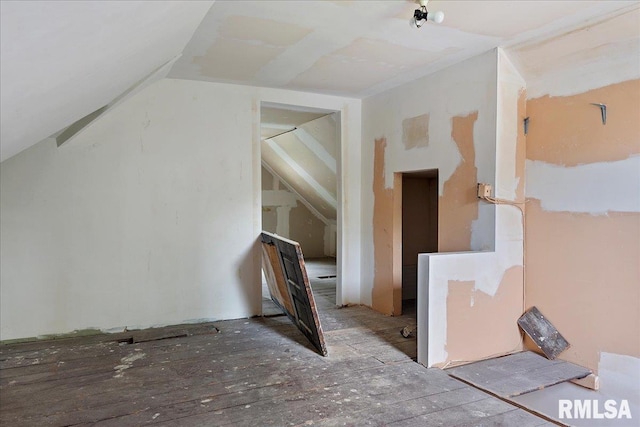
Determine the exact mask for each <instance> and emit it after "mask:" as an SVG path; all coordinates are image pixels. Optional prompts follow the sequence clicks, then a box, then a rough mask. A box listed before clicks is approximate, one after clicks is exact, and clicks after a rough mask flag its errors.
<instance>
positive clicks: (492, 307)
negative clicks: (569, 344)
mask: <svg viewBox="0 0 640 427" xmlns="http://www.w3.org/2000/svg"><path fill="white" fill-rule="evenodd" d="M521 301H522V267H521V266H514V267H511V268H509V269H508V270H507V271H506V272H505V274H504V276H503V278H502V281H501V283H500V286H499V288H498V291H497V292H496V294H495V295H494V296H491V295H488V294H486V293H485V292H482V291H481V290H479V289H477V288H476V283H475V281H457V280H449V281H448V294H447V329H446V330H447V342H446V351H447V355H448V359H449V360H450V361H452V362H453V361H473V360H477V359H481V358H483V357H486V356H488V355H491V354H494V353H496V352H497V351H496V349H497V348H500V346H501V345H502V348H500V350H499V351H502V352H504V353H509V352H513V351H516V350H519V349H520V344H519V343H520V334H519V333H518V326H517V324H516V320H517V319H518V316H520V314H521V307H522V303H521ZM483 331H491V333H490V334H488V333H483Z"/></svg>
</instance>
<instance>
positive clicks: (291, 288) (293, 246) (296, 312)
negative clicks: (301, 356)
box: [262, 232, 327, 356]
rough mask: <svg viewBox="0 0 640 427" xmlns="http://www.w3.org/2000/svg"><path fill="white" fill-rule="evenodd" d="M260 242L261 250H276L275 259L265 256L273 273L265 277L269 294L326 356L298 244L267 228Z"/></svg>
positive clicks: (265, 252) (268, 251) (320, 328)
mask: <svg viewBox="0 0 640 427" xmlns="http://www.w3.org/2000/svg"><path fill="white" fill-rule="evenodd" d="M262 245H263V249H264V251H263V253H264V254H274V253H275V254H277V259H276V257H274V256H269V257H268V258H269V260H268V262H269V263H270V264H271V270H272V271H273V275H274V276H275V277H273V278H269V276H270V274H266V277H267V282H268V286H269V292H270V294H271V298H272V299H273V300H274V301H275V302H276V303H277V304H278V305H279V306H280V308H282V309H283V311H284V312H285V313H286V314H287V316H289V318H290V319H291V320H292V321H293V323H294V324H295V325H296V326H297V327H298V329H300V331H301V332H302V333H303V334H304V335H305V336H306V337H307V338H308V339H309V341H311V343H312V344H313V345H314V347H315V348H317V349H318V351H319V352H320V354H322V355H323V356H326V355H327V349H326V346H325V343H324V336H323V334H322V327H321V325H320V318H319V317H318V311H317V309H316V304H315V300H314V298H313V292H312V291H311V285H310V283H309V278H308V276H307V270H306V268H305V265H304V257H303V255H302V249H301V248H300V245H299V244H298V242H294V241H293V240H288V239H284V238H282V237H280V236H276V235H274V234H271V233H267V232H262ZM274 248H275V251H274ZM278 276H280V277H278ZM273 279H275V282H274V280H273ZM279 279H280V280H279ZM283 285H284V286H283ZM291 308H293V310H291Z"/></svg>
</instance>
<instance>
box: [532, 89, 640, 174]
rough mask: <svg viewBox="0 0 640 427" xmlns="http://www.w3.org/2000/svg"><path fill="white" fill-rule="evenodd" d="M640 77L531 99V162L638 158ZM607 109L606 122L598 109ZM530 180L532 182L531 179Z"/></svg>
mask: <svg viewBox="0 0 640 427" xmlns="http://www.w3.org/2000/svg"><path fill="white" fill-rule="evenodd" d="M639 93H640V79H636V80H629V81H626V82H623V83H618V84H613V85H610V86H606V87H603V88H599V89H594V90H590V91H588V92H585V93H581V94H579V95H574V96H566V97H552V96H543V97H541V98H536V99H530V100H529V101H527V114H528V115H529V117H530V123H529V133H528V135H527V139H528V140H529V141H532V140H533V141H536V143H535V144H528V146H527V159H529V160H539V161H543V162H546V163H552V164H556V165H564V166H577V165H581V164H585V163H596V162H613V161H619V160H624V159H626V158H628V157H630V156H633V155H637V154H640V144H638V135H640V120H638V117H640V98H639V97H638V94H639ZM591 103H602V104H606V106H607V124H606V125H603V124H602V119H601V114H600V108H599V107H597V106H594V105H591ZM529 182H530V181H529Z"/></svg>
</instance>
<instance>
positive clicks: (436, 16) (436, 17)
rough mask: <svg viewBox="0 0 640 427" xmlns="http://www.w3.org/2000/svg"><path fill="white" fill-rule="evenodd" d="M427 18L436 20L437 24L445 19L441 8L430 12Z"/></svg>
mask: <svg viewBox="0 0 640 427" xmlns="http://www.w3.org/2000/svg"><path fill="white" fill-rule="evenodd" d="M427 19H428V20H429V21H432V22H435V23H436V24H441V23H442V21H444V12H442V11H440V10H439V11H437V12H433V13H431V12H430V13H429V15H427Z"/></svg>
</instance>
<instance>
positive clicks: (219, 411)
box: [0, 301, 550, 427]
mask: <svg viewBox="0 0 640 427" xmlns="http://www.w3.org/2000/svg"><path fill="white" fill-rule="evenodd" d="M318 307H319V311H320V316H321V319H322V323H323V328H324V330H325V337H326V343H327V346H328V347H329V357H322V356H320V355H319V354H318V353H317V352H315V351H314V348H313V347H312V345H311V344H310V343H309V341H308V340H307V339H306V338H305V337H304V336H303V335H302V333H301V332H300V331H298V329H297V328H296V327H295V326H294V325H293V324H291V322H290V321H289V320H288V319H287V318H286V317H284V316H280V317H270V318H262V317H258V318H253V319H239V320H230V321H221V322H215V326H216V327H217V329H218V330H219V332H218V333H216V334H201V335H200V334H198V335H190V336H187V337H180V338H174V339H163V340H160V341H147V342H140V343H134V344H125V343H118V342H113V341H110V342H105V341H96V340H95V339H91V337H86V338H74V339H73V340H59V341H46V342H34V343H25V344H13V345H2V346H0V425H7V426H9V425H10V426H33V425H54V426H56V425H57V426H62V425H77V424H80V425H84V424H92V425H93V424H94V423H96V424H95V425H97V426H119V427H120V426H125V427H126V426H139V425H146V424H155V425H162V426H269V425H274V426H284V425H294V426H301V425H309V424H313V425H316V426H335V425H352V426H360V425H389V426H412V427H413V426H416V425H446V426H466V425H469V426H470V425H478V424H482V425H495V426H498V425H518V426H519V427H525V426H539V425H550V424H548V423H547V422H545V421H544V420H542V419H540V418H538V417H536V416H534V415H531V414H529V413H527V412H525V411H523V410H521V409H518V408H516V407H514V406H512V405H510V404H508V403H505V402H503V401H501V400H499V399H497V398H495V397H492V396H489V395H488V394H486V393H483V392H482V391H480V390H477V389H475V388H473V387H471V386H468V385H466V384H464V383H463V382H461V381H458V380H456V379H453V378H451V377H450V376H448V375H447V374H446V373H445V372H443V371H441V370H438V369H426V368H424V367H423V366H421V365H418V364H417V363H414V362H413V361H412V358H413V357H415V352H416V342H415V338H411V339H405V338H403V337H402V336H401V335H400V329H401V328H402V327H404V326H406V325H407V324H412V325H415V316H407V315H405V316H400V317H386V316H382V315H379V314H377V313H375V312H373V311H372V310H370V309H368V308H365V307H350V308H342V309H341V308H337V307H335V305H333V303H329V302H328V301H327V302H326V303H319V304H318ZM184 328H186V330H187V332H189V327H188V326H184Z"/></svg>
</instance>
